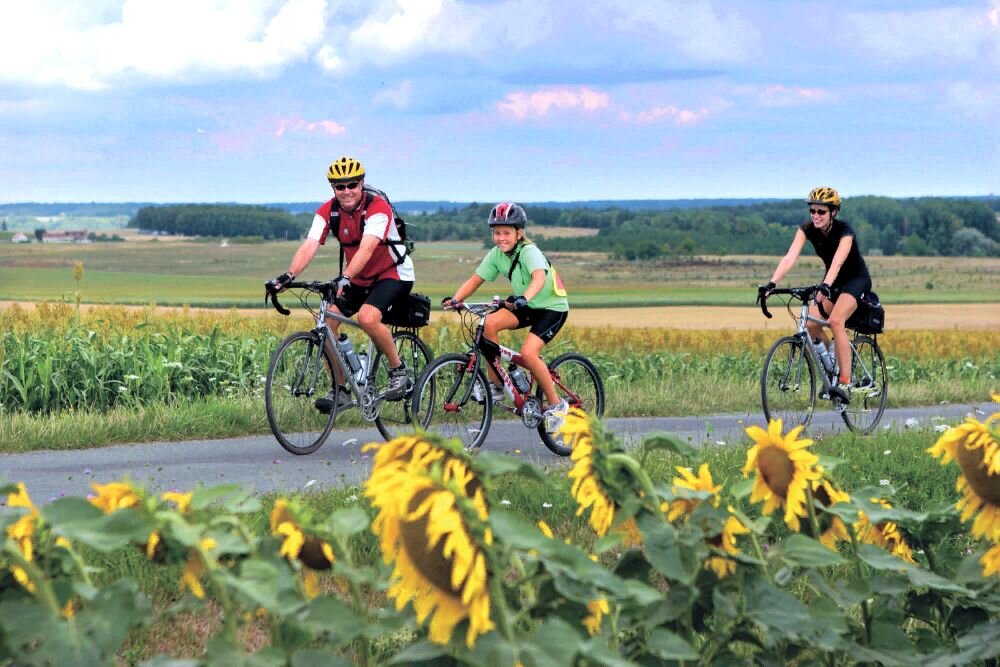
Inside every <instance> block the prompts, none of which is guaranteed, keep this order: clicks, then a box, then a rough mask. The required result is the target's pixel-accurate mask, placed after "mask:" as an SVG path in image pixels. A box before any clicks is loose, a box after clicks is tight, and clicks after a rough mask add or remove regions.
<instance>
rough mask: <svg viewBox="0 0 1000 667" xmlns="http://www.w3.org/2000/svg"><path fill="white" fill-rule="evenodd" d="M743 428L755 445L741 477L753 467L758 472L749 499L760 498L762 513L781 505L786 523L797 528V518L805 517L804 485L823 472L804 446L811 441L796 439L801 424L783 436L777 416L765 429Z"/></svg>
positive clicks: (814, 479) (755, 427)
mask: <svg viewBox="0 0 1000 667" xmlns="http://www.w3.org/2000/svg"><path fill="white" fill-rule="evenodd" d="M746 431H747V435H749V436H750V437H751V438H752V439H753V441H754V446H753V447H751V448H750V451H748V452H747V462H746V465H744V466H743V476H744V477H746V476H748V475H749V474H750V471H752V470H755V471H756V472H757V478H756V480H755V481H754V486H753V493H751V495H750V502H760V501H762V500H763V501H764V507H763V509H762V511H763V513H764V514H765V515H770V514H771V513H772V512H774V510H775V509H777V508H779V507H784V508H785V517H784V518H785V523H786V524H788V526H789V527H790V528H791V529H792V530H795V531H798V530H799V519H800V518H803V517H805V516H807V510H806V507H805V503H806V491H805V490H806V485H807V484H809V483H810V482H815V481H818V480H819V479H820V477H821V475H822V472H821V471H820V469H819V468H818V467H817V464H818V462H819V458H818V457H817V456H816V455H815V454H813V453H812V452H810V451H808V450H807V449H806V448H807V447H809V446H810V445H811V444H812V442H813V441H812V440H808V439H806V440H798V439H797V438H798V435H799V433H801V432H802V426H796V427H795V428H793V429H792V430H791V431H789V432H788V434H787V435H785V436H782V435H781V420H780V419H776V420H772V421H771V422H770V424H768V427H767V430H766V431H765V430H764V429H762V428H760V427H759V426H750V427H748V428H747V429H746Z"/></svg>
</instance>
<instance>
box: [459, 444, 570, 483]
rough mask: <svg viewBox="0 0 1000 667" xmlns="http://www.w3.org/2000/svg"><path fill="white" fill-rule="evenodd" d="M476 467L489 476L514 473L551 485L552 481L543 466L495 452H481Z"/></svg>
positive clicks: (477, 457)
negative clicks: (543, 470)
mask: <svg viewBox="0 0 1000 667" xmlns="http://www.w3.org/2000/svg"><path fill="white" fill-rule="evenodd" d="M475 468H476V470H477V471H481V472H482V473H483V474H485V475H486V476H487V477H496V476H498V475H505V474H508V473H513V474H515V475H518V476H520V477H526V478H528V479H532V480H534V481H536V482H543V483H545V484H546V485H551V483H552V482H551V481H550V480H549V478H548V476H546V475H545V473H543V472H542V470H541V468H539V467H538V466H536V465H534V464H533V463H530V462H529V461H525V460H524V459H519V458H516V457H513V456H507V455H505V454H497V453H495V452H480V453H479V454H478V455H477V456H476V458H475Z"/></svg>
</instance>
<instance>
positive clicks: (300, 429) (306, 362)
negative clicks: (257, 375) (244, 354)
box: [264, 331, 337, 454]
mask: <svg viewBox="0 0 1000 667" xmlns="http://www.w3.org/2000/svg"><path fill="white" fill-rule="evenodd" d="M334 386H335V384H334V381H333V362H332V361H331V360H330V356H329V354H328V353H327V351H326V350H325V349H323V345H322V340H321V338H320V337H319V336H317V335H316V334H314V333H313V332H310V331H300V332H298V333H294V334H292V335H290V336H289V337H288V338H286V339H285V340H283V341H282V342H281V345H279V346H278V349H276V350H275V351H274V354H273V355H271V363H270V365H269V366H268V369H267V381H266V383H265V385H264V407H265V409H266V411H267V422H268V424H270V425H271V432H272V433H274V437H275V438H277V440H278V442H279V443H280V444H281V446H282V447H284V448H285V449H287V450H288V451H289V452H291V453H292V454H311V453H313V452H315V451H316V450H317V449H319V448H320V446H321V445H322V444H323V443H324V442H326V438H327V436H329V435H330V431H331V430H332V429H333V424H334V421H335V420H336V418H337V406H336V405H334V406H333V408H332V409H331V410H330V412H329V413H328V414H323V413H322V412H320V411H319V410H318V409H317V408H316V404H315V403H316V399H318V398H322V397H324V396H328V395H330V394H331V393H332V392H333V388H334Z"/></svg>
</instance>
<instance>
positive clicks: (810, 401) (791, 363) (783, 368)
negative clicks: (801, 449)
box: [760, 336, 816, 429]
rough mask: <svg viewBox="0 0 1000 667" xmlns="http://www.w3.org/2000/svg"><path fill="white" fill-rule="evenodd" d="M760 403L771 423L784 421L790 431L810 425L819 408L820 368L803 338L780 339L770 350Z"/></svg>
mask: <svg viewBox="0 0 1000 667" xmlns="http://www.w3.org/2000/svg"><path fill="white" fill-rule="evenodd" d="M760 400H761V403H762V404H763V406H764V417H765V418H767V420H768V421H771V420H773V419H780V420H781V422H782V424H783V426H784V428H786V429H788V428H791V427H793V426H798V425H800V424H801V425H802V426H808V425H809V422H810V421H811V420H812V416H813V410H814V409H815V408H816V366H815V362H814V360H813V356H812V355H811V354H809V353H808V352H806V351H805V350H804V349H803V347H802V340H801V339H800V338H796V337H795V336H785V337H783V338H779V339H778V340H777V341H776V342H775V343H774V345H772V346H771V349H770V350H768V353H767V356H766V357H765V358H764V372H763V373H761V376H760Z"/></svg>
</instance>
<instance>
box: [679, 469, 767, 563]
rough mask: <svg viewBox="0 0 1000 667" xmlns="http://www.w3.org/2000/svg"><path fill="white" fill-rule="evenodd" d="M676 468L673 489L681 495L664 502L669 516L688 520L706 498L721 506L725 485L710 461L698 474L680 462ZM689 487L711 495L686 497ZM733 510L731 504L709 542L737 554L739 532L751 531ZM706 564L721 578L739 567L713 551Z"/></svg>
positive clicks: (712, 503)
mask: <svg viewBox="0 0 1000 667" xmlns="http://www.w3.org/2000/svg"><path fill="white" fill-rule="evenodd" d="M677 472H679V473H680V477H674V481H673V492H674V495H675V496H680V497H679V498H675V499H674V500H672V501H670V503H664V508H663V509H664V512H665V513H666V514H667V519H668V520H670V521H675V520H677V519H678V518H680V517H681V516H683V517H684V520H685V521H687V520H688V519H690V518H691V516H692V515H693V514H694V511H695V509H697V507H698V505H700V504H701V503H702V502H707V503H708V504H709V505H711V506H712V507H718V506H719V492H720V491H721V490H722V485H721V484H716V483H715V481H714V480H713V479H712V471H711V470H709V468H708V464H707V463H702V464H701V467H699V468H698V474H697V475H695V474H694V473H693V472H691V470H690V469H688V468H684V467H682V466H677ZM689 491H697V492H700V493H707V494H709V496H708V497H707V498H704V499H700V498H685V497H684V496H685V495H690V494H688V493H686V492H689ZM733 511H734V510H733V508H732V507H729V508H728V512H727V516H726V521H725V523H724V524H723V525H722V531H721V532H719V533H717V534H715V535H712V536H710V537H709V538H708V539H707V540H706V542H707V543H708V545H709V546H710V547H713V548H715V549H718V550H720V551H724V552H726V553H729V554H738V553H739V552H740V550H739V549H738V548H737V547H736V536H737V535H744V534H746V533H749V532H750V531H749V530H748V529H747V528H746V527H745V526H744V525H743V523H742V522H741V521H740V520H739V519H737V518H736V517H735V516H733V514H732V512H733ZM712 532H714V531H712ZM705 567H706V568H708V569H710V570H712V571H713V572H715V574H716V576H717V577H718V578H719V579H722V578H724V577H726V576H728V575H730V574H732V573H733V572H735V571H736V562H735V561H733V560H730V559H729V558H726V557H724V556H714V555H713V556H710V557H709V558H708V560H706V561H705Z"/></svg>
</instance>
